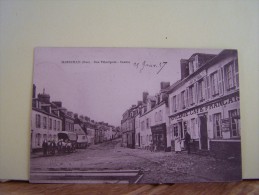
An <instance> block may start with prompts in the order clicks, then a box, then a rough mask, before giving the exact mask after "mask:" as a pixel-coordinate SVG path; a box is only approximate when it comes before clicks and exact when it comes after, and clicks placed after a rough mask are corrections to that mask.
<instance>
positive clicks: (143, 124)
mask: <svg viewBox="0 0 259 195" xmlns="http://www.w3.org/2000/svg"><path fill="white" fill-rule="evenodd" d="M144 129H145V122H144V121H141V130H142V131H143V130H144Z"/></svg>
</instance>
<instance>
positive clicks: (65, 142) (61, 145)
mask: <svg viewBox="0 0 259 195" xmlns="http://www.w3.org/2000/svg"><path fill="white" fill-rule="evenodd" d="M76 145H77V135H76V133H73V132H67V131H62V132H60V133H58V144H57V147H58V153H64V152H74V151H75V150H76Z"/></svg>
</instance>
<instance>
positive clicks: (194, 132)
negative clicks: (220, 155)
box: [191, 118, 197, 138]
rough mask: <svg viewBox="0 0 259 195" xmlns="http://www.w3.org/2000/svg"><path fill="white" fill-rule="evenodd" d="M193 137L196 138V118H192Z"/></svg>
mask: <svg viewBox="0 0 259 195" xmlns="http://www.w3.org/2000/svg"><path fill="white" fill-rule="evenodd" d="M191 137H192V138H196V137H197V135H196V131H195V118H192V119H191Z"/></svg>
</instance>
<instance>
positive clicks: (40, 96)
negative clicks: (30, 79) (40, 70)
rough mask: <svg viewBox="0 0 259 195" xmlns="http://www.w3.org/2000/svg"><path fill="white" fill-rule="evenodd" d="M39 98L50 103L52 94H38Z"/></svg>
mask: <svg viewBox="0 0 259 195" xmlns="http://www.w3.org/2000/svg"><path fill="white" fill-rule="evenodd" d="M38 98H39V101H40V102H44V103H46V104H49V103H50V96H49V95H48V94H45V93H43V94H38Z"/></svg>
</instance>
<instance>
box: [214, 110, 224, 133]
mask: <svg viewBox="0 0 259 195" xmlns="http://www.w3.org/2000/svg"><path fill="white" fill-rule="evenodd" d="M213 129H214V135H215V137H216V138H219V137H222V132H221V113H217V114H214V115H213Z"/></svg>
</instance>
